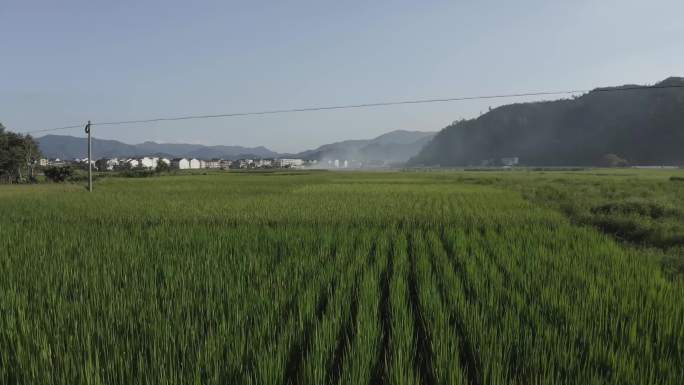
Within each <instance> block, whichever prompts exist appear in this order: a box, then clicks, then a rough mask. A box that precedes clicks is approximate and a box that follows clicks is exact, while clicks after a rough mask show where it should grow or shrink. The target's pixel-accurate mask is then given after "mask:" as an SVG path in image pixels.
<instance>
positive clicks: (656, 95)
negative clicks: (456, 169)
mask: <svg viewBox="0 0 684 385" xmlns="http://www.w3.org/2000/svg"><path fill="white" fill-rule="evenodd" d="M658 85H668V86H677V87H684V78H669V79H666V80H664V81H663V82H661V83H658ZM627 87H633V86H623V87H617V88H613V89H597V90H594V91H592V92H589V93H588V94H586V95H583V96H581V97H578V98H573V99H565V100H558V101H552V102H538V103H520V104H511V105H506V106H502V107H499V108H495V109H493V110H491V111H490V112H488V113H486V114H484V115H482V116H480V117H479V118H477V119H472V120H466V121H459V122H455V123H454V124H452V125H450V126H448V127H446V128H445V129H443V130H442V131H441V132H440V133H439V134H437V135H436V136H435V137H434V139H433V140H432V142H430V143H428V144H427V145H426V146H425V147H424V148H423V150H422V151H421V152H420V154H418V155H417V156H416V157H414V158H413V159H412V160H411V161H410V164H412V165H437V164H439V165H442V166H467V165H477V164H479V163H480V162H481V161H482V160H485V159H499V158H502V157H512V156H517V157H519V158H520V163H521V164H524V165H529V166H594V165H602V164H604V162H605V155H606V154H617V155H619V157H620V158H624V159H627V160H629V163H630V164H634V165H662V164H673V165H678V164H684V150H683V149H684V88H658V89H646V90H644V89H641V90H634V89H631V90H625V89H624V88H627ZM621 88H622V89H623V90H620V89H621ZM607 90H609V92H606V91H607Z"/></svg>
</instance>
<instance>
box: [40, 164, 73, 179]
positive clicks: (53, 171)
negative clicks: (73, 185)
mask: <svg viewBox="0 0 684 385" xmlns="http://www.w3.org/2000/svg"><path fill="white" fill-rule="evenodd" d="M44 173H45V177H46V178H47V179H48V180H50V181H52V182H56V183H62V182H65V181H66V180H67V179H69V178H71V177H72V176H73V175H74V170H73V168H71V167H70V166H56V167H48V168H46V169H45V171H44Z"/></svg>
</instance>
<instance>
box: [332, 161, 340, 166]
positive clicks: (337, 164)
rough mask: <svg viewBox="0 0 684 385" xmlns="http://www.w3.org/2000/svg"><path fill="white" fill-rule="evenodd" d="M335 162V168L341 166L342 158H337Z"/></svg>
mask: <svg viewBox="0 0 684 385" xmlns="http://www.w3.org/2000/svg"><path fill="white" fill-rule="evenodd" d="M333 163H334V164H335V168H340V160H339V159H335V162H333Z"/></svg>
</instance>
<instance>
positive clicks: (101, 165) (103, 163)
mask: <svg viewBox="0 0 684 385" xmlns="http://www.w3.org/2000/svg"><path fill="white" fill-rule="evenodd" d="M95 168H96V169H97V171H107V159H98V160H96V161H95Z"/></svg>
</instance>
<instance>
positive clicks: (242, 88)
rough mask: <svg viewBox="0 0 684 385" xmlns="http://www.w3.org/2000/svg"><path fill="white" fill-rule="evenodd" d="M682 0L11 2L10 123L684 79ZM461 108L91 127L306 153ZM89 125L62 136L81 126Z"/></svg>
mask: <svg viewBox="0 0 684 385" xmlns="http://www.w3.org/2000/svg"><path fill="white" fill-rule="evenodd" d="M683 17H684V1H681V0H672V1H630V0H607V1H600V0H587V1H584V0H573V1H549V0H544V1H528V0H518V1H498V2H493V1H415V0H412V1H358V2H353V1H321V0H318V1H272V2H263V1H244V2H232V1H225V0H224V1H188V0H182V1H181V0H165V1H144V0H116V1H112V0H107V1H94V0H81V1H69V0H60V1H54V0H50V1H48V0H44V1H31V0H2V2H1V3H0V91H1V92H0V122H3V123H4V124H5V126H7V127H8V128H9V129H11V130H15V131H29V130H36V129H42V128H48V127H55V126H63V125H69V124H74V123H80V122H84V121H85V120H88V119H92V120H93V121H109V120H127V119H142V118H153V117H158V116H177V115H185V114H215V113H225V112H242V111H254V110H265V109H281V108H294V107H303V106H317V105H336V104H353V103H364V102H375V101H385V100H403V99H416V98H440V97H451V96H461V95H487V94H493V93H510V92H522V91H543V90H562V89H576V88H581V89H583V88H593V87H595V86H606V85H619V84H623V83H639V84H642V83H654V82H656V81H659V80H662V79H664V78H665V77H668V76H671V75H678V76H682V75H684V38H683V37H684V19H683ZM512 101H519V99H516V100H489V101H484V102H476V101H469V102H455V103H441V104H431V105H411V106H399V107H382V108H376V109H367V110H358V109H355V110H348V111H327V112H311V113H293V114H285V115H272V116H262V117H241V118H227V119H211V120H198V121H183V122H174V123H157V124H150V125H135V126H117V127H96V128H95V129H94V130H95V136H97V137H101V138H111V139H118V140H122V141H125V142H129V143H137V142H142V141H145V140H156V141H167V142H191V143H204V144H228V145H246V146H254V145H265V146H267V147H269V148H271V149H273V150H277V151H299V150H303V149H307V148H311V147H315V146H318V145H320V144H324V143H329V142H332V141H337V140H343V139H352V138H370V137H374V136H377V135H379V134H381V133H384V132H387V131H390V130H394V129H407V130H424V131H427V130H438V129H440V128H442V127H444V126H445V125H447V124H448V123H449V122H451V121H453V120H455V119H458V118H470V117H475V116H477V115H478V114H479V113H480V111H486V110H487V108H488V107H489V106H496V105H500V104H507V103H510V102H512ZM81 132H82V130H81V129H74V130H65V131H61V132H56V133H61V134H72V135H81Z"/></svg>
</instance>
